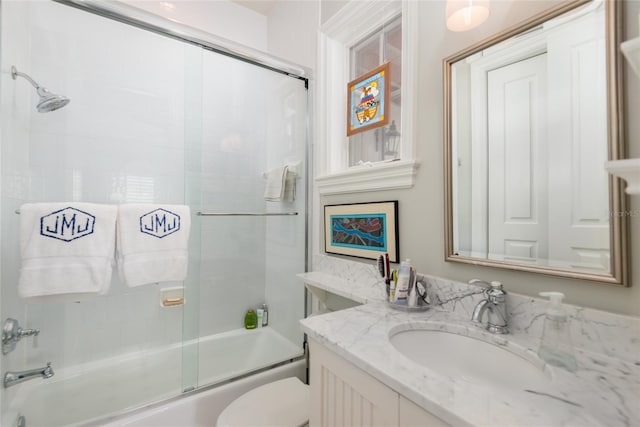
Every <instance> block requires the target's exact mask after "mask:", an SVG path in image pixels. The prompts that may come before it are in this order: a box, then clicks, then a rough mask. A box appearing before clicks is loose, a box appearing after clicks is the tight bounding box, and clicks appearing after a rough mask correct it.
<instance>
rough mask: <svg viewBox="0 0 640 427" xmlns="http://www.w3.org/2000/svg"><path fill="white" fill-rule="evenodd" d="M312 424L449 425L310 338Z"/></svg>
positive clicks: (324, 425) (323, 425)
mask: <svg viewBox="0 0 640 427" xmlns="http://www.w3.org/2000/svg"><path fill="white" fill-rule="evenodd" d="M309 357H310V367H309V371H310V381H309V382H310V385H311V413H310V414H309V425H310V426H311V427H317V426H322V427H333V426H428V427H443V426H449V424H447V423H445V422H444V421H442V420H441V419H439V418H437V417H435V416H434V415H432V414H430V413H429V412H427V411H425V410H424V409H422V408H421V407H419V406H418V405H416V404H415V403H413V402H411V401H410V400H407V399H405V398H404V397H402V396H401V395H399V394H398V393H397V392H396V391H394V390H392V389H391V388H389V387H387V386H386V385H384V384H382V383H381V382H380V381H378V380H376V379H375V378H373V377H372V376H371V375H369V374H367V373H366V372H364V371H362V370H361V369H360V368H358V367H356V366H355V365H353V364H352V363H350V362H348V361H346V360H345V359H343V358H342V357H340V356H338V355H337V354H335V353H334V352H332V351H331V350H329V349H327V348H326V347H324V346H323V345H321V344H319V343H318V342H316V341H314V340H312V339H309Z"/></svg>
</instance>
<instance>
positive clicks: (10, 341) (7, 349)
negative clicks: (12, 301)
mask: <svg viewBox="0 0 640 427" xmlns="http://www.w3.org/2000/svg"><path fill="white" fill-rule="evenodd" d="M39 333H40V329H22V328H21V327H20V324H19V323H18V321H17V320H16V319H11V318H8V319H7V320H5V321H4V324H3V325H2V354H8V353H11V352H12V351H13V350H14V349H15V348H16V344H17V343H18V341H20V340H21V339H22V338H24V337H30V336H37V335H38V334H39Z"/></svg>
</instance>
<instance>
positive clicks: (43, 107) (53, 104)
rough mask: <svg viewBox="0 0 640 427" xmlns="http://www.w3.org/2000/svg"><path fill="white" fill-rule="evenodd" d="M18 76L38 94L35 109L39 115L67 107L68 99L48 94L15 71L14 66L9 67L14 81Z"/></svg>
mask: <svg viewBox="0 0 640 427" xmlns="http://www.w3.org/2000/svg"><path fill="white" fill-rule="evenodd" d="M18 76H20V77H23V78H24V79H26V80H27V81H28V82H29V83H31V85H32V86H33V87H35V88H36V91H37V92H38V96H39V97H40V102H38V105H36V109H37V110H38V112H39V113H48V112H49V111H55V110H57V109H58V108H62V107H64V106H65V105H67V104H68V103H69V101H70V99H69V98H67V97H66V96H63V95H56V94H55V93H52V92H49V90H48V89H47V88H46V87H42V86H40V85H39V84H38V83H36V82H35V80H33V79H32V78H31V77H29V76H28V75H27V74H25V73H21V72H20V71H18V70H17V69H16V67H15V66H13V65H12V66H11V78H13V80H15V79H16V78H17V77H18Z"/></svg>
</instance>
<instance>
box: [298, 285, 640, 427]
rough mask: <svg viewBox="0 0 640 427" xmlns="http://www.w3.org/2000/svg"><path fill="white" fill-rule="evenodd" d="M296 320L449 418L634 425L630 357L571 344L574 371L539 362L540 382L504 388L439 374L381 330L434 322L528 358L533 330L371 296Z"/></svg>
mask: <svg viewBox="0 0 640 427" xmlns="http://www.w3.org/2000/svg"><path fill="white" fill-rule="evenodd" d="M308 274H312V273H307V275H308ZM319 274H320V273H319ZM304 276H305V275H301V276H300V277H302V278H303V279H304V281H305V282H309V281H310V280H311V279H310V278H309V277H304ZM312 277H316V279H318V280H317V281H316V282H315V285H316V286H323V285H324V286H325V287H326V284H327V283H333V285H332V286H333V287H334V288H335V287H338V288H340V284H339V283H337V282H336V281H335V280H333V281H332V280H330V277H329V276H327V277H318V276H312ZM321 279H324V280H321ZM334 279H335V278H334ZM350 284H351V282H349V283H343V285H350ZM327 290H330V289H327ZM341 293H342V294H343V296H348V295H345V293H349V291H346V290H344V289H342V290H341ZM375 299H377V298H373V300H375ZM301 325H302V329H303V330H304V332H305V333H307V334H308V336H309V337H310V338H312V339H313V340H315V341H318V342H319V343H321V344H322V345H324V346H326V347H327V348H328V349H330V350H332V351H333V352H335V353H337V354H338V355H340V356H341V357H343V358H344V359H346V360H348V361H350V362H351V363H353V364H355V365H356V366H358V367H359V368H361V369H363V370H364V371H366V372H367V373H368V374H370V375H372V376H373V377H374V378H376V379H378V380H379V381H381V382H382V383H384V384H386V385H387V386H389V387H391V388H392V389H394V390H395V391H397V392H398V393H400V394H401V395H403V396H405V397H406V398H408V399H410V400H412V401H413V402H415V403H416V404H418V405H419V406H421V407H422V408H424V409H425V410H427V411H429V412H431V413H432V414H434V415H436V416H438V417H440V418H441V419H443V420H444V421H446V422H448V423H450V424H451V425H455V426H459V425H473V426H487V425H490V426H580V427H583V426H607V427H613V426H638V425H640V405H639V404H638V397H640V363H639V362H637V361H635V362H634V361H629V360H621V359H616V358H612V357H608V356H605V355H602V354H596V353H592V352H589V351H586V350H581V349H576V359H577V361H578V365H579V369H578V371H577V372H576V373H570V372H568V371H566V370H564V369H561V368H556V367H552V366H548V365H545V366H544V370H545V372H547V373H548V374H549V375H550V378H551V380H550V381H549V383H548V384H544V385H543V386H538V387H536V388H533V387H532V388H528V389H524V388H520V389H518V388H507V387H498V386H496V385H495V384H480V383H477V382H471V381H468V380H465V379H463V378H459V377H456V376H447V375H445V374H443V373H440V372H436V371H435V370H433V369H430V368H428V367H425V366H423V365H420V364H417V363H415V362H413V361H411V360H410V359H408V358H406V357H405V356H403V355H402V354H400V353H399V352H398V351H397V350H396V349H395V348H394V347H393V346H392V344H391V343H390V341H389V339H388V337H389V333H390V332H391V331H392V330H393V331H395V330H398V329H420V328H425V327H426V328H429V329H433V328H435V329H438V330H443V331H447V332H452V333H458V334H463V335H469V336H472V337H474V338H478V339H482V340H485V341H487V342H492V343H494V344H496V345H500V346H503V347H507V348H511V349H512V350H515V352H516V353H518V352H519V353H521V354H524V355H525V356H526V357H528V358H531V359H532V360H533V359H536V358H537V356H536V351H537V348H538V345H539V337H538V336H534V335H528V334H527V333H525V332H522V331H518V332H516V333H513V334H509V335H504V336H502V335H501V336H496V335H492V334H489V333H487V332H486V331H484V330H483V329H481V328H479V327H478V326H476V325H474V324H472V323H471V322H470V321H469V317H468V316H465V315H463V313H460V312H455V311H452V310H447V309H445V308H443V307H434V308H431V309H430V310H428V311H425V312H420V313H408V312H403V311H398V310H395V309H393V308H391V307H389V306H388V304H386V303H385V302H381V301H379V300H378V301H373V302H371V301H369V302H368V303H367V304H364V305H361V306H358V307H354V308H350V309H347V310H342V311H336V312H333V313H328V314H324V315H320V316H314V317H310V318H307V319H304V320H302V321H301ZM603 339H606V338H603Z"/></svg>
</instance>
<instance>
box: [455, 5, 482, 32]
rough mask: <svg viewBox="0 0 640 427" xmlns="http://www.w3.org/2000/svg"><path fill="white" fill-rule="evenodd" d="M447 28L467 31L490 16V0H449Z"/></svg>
mask: <svg viewBox="0 0 640 427" xmlns="http://www.w3.org/2000/svg"><path fill="white" fill-rule="evenodd" d="M446 15H447V28H448V29H449V30H451V31H467V30H470V29H472V28H475V27H477V26H478V25H480V24H482V23H483V22H484V21H486V20H487V18H488V17H489V0H447V11H446Z"/></svg>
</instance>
